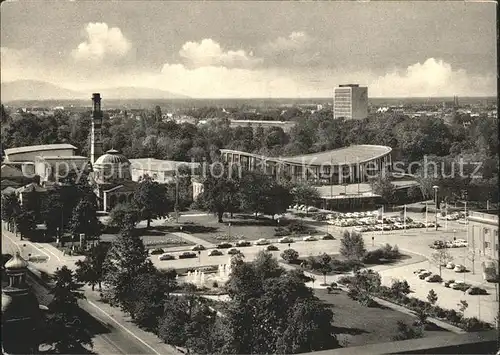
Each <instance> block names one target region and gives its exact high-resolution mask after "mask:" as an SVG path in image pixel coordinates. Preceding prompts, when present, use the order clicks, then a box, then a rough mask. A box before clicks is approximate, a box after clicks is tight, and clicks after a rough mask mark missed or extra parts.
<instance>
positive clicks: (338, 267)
mask: <svg viewBox="0 0 500 355" xmlns="http://www.w3.org/2000/svg"><path fill="white" fill-rule="evenodd" d="M292 249H293V246H292ZM328 255H329V256H330V257H331V258H332V263H331V264H330V265H331V266H332V271H330V272H328V273H327V275H338V274H345V273H348V272H350V271H352V267H351V266H353V265H354V264H355V263H350V262H349V261H348V260H347V259H346V258H345V257H344V256H342V255H341V254H328ZM313 257H314V258H317V256H313ZM309 258H310V257H305V256H300V257H299V260H298V261H296V262H294V263H292V264H290V265H292V266H294V267H295V268H297V269H301V266H300V264H301V263H302V262H306V263H307V260H308V259H309ZM411 258H412V256H411V255H406V254H400V256H399V257H398V258H397V259H393V260H381V261H380V262H378V263H362V264H360V265H362V267H364V268H371V267H373V266H377V265H394V264H397V263H402V262H405V261H407V260H410V259H411ZM306 270H307V271H308V272H310V273H311V274H314V275H318V276H323V273H322V272H321V271H319V270H317V269H311V268H306Z"/></svg>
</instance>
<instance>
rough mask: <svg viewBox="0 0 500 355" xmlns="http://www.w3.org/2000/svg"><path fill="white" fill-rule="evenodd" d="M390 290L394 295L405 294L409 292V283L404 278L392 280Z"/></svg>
mask: <svg viewBox="0 0 500 355" xmlns="http://www.w3.org/2000/svg"><path fill="white" fill-rule="evenodd" d="M391 292H392V294H393V295H394V296H396V297H401V296H406V295H407V294H409V293H410V285H409V284H408V281H406V280H403V281H400V280H393V281H392V284H391Z"/></svg>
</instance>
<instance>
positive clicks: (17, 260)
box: [5, 252, 28, 270]
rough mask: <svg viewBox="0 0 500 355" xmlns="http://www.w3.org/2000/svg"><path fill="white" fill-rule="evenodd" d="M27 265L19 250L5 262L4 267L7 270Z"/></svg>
mask: <svg viewBox="0 0 500 355" xmlns="http://www.w3.org/2000/svg"><path fill="white" fill-rule="evenodd" d="M27 267H28V262H27V261H26V260H24V259H23V258H22V257H21V254H19V252H17V253H16V255H14V257H12V259H10V260H9V261H7V262H6V263H5V268H6V269H7V270H22V269H26V268H27Z"/></svg>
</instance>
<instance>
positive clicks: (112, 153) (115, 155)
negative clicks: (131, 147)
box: [94, 149, 130, 165]
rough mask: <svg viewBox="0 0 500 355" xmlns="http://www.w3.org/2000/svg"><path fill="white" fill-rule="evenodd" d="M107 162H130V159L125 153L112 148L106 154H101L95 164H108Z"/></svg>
mask: <svg viewBox="0 0 500 355" xmlns="http://www.w3.org/2000/svg"><path fill="white" fill-rule="evenodd" d="M107 164H130V161H129V160H128V159H127V157H126V156H125V155H123V154H120V152H119V151H117V150H115V149H110V150H108V151H107V152H106V154H104V155H101V156H100V157H99V158H97V160H96V161H95V163H94V165H107Z"/></svg>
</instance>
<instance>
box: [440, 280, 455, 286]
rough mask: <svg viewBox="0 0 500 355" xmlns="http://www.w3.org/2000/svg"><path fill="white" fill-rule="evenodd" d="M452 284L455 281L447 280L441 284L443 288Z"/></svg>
mask: <svg viewBox="0 0 500 355" xmlns="http://www.w3.org/2000/svg"><path fill="white" fill-rule="evenodd" d="M454 282H455V280H448V281H445V282H444V283H443V285H444V287H450V285H451V284H452V283H454Z"/></svg>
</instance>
